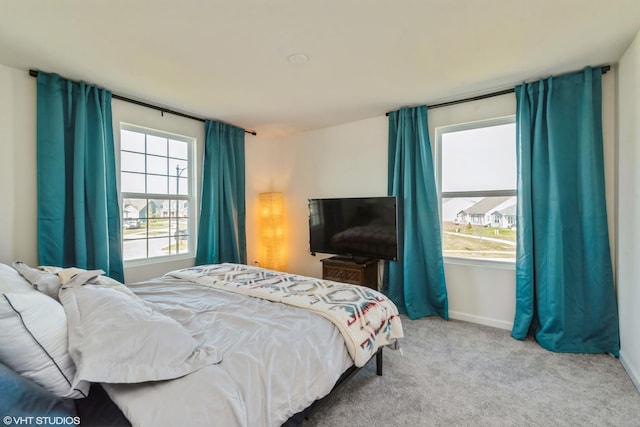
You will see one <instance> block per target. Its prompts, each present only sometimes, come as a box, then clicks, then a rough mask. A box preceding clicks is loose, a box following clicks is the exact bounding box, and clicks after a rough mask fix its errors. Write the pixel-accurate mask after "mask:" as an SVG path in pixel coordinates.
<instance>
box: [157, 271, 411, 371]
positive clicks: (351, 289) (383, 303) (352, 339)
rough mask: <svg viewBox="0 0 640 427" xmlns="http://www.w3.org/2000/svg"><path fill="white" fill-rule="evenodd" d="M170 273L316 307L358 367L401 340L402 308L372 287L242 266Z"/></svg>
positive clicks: (223, 287)
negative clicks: (336, 330) (332, 325)
mask: <svg viewBox="0 0 640 427" xmlns="http://www.w3.org/2000/svg"><path fill="white" fill-rule="evenodd" d="M166 276H171V277H176V278H179V279H185V280H189V281H191V282H194V283H198V284H201V285H205V286H211V287H214V288H217V289H223V290H226V291H230V292H235V293H240V294H244V295H249V296H252V297H256V298H262V299H266V300H269V301H274V302H281V303H284V304H289V305H293V306H296V307H300V308H304V309H307V310H310V311H313V312H315V313H317V314H319V315H321V316H323V317H325V318H326V319H328V320H330V321H331V322H333V323H334V324H335V325H336V326H337V327H338V329H339V330H340V333H341V334H342V336H343V338H344V341H345V343H346V345H347V349H348V350H349V354H350V355H351V357H352V358H353V361H354V363H355V365H356V366H358V367H361V366H364V364H365V363H366V362H367V361H368V360H369V359H370V358H371V357H372V356H373V355H374V354H375V353H376V351H378V348H380V347H381V346H384V345H389V344H396V340H397V339H398V338H402V336H403V332H402V324H401V323H400V317H399V316H398V309H397V308H396V306H395V305H394V304H393V302H391V301H390V300H389V299H388V298H387V297H385V296H384V295H382V294H381V293H379V292H377V291H374V290H372V289H369V288H366V287H363V286H356V285H348V284H345V283H339V282H332V281H329V280H321V279H315V278H311V277H305V276H298V275H294V274H288V273H281V272H277V271H272V270H266V269H263V268H258V267H252V266H247V265H240V264H213V265H205V266H198V267H193V268H187V269H183V270H176V271H172V272H170V273H167V274H166Z"/></svg>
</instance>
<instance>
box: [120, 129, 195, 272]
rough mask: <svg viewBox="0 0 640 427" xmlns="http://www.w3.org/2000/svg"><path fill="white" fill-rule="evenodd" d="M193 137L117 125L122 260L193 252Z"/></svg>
mask: <svg viewBox="0 0 640 427" xmlns="http://www.w3.org/2000/svg"><path fill="white" fill-rule="evenodd" d="M194 146H195V139H194V138H191V137H186V136H181V135H175V134H170V133H167V132H162V131H158V130H153V129H147V128H143V127H140V126H135V125H130V124H124V123H122V124H121V125H120V191H121V195H122V204H121V206H122V227H123V239H122V240H123V242H122V248H123V259H124V260H125V261H134V260H148V259H152V258H159V257H182V256H186V255H189V254H192V253H193V251H194V250H193V232H192V230H193V226H192V224H193V223H194V221H193V181H192V175H193V174H192V159H193V150H194Z"/></svg>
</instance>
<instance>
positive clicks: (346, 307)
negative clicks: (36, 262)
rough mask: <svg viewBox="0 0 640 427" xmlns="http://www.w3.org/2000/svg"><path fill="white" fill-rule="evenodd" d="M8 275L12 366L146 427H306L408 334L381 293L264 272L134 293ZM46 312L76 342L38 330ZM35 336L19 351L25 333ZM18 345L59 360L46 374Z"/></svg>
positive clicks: (6, 315)
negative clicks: (302, 425) (335, 392)
mask: <svg viewBox="0 0 640 427" xmlns="http://www.w3.org/2000/svg"><path fill="white" fill-rule="evenodd" d="M0 267H2V268H0V282H1V283H0V292H2V296H3V300H0V303H2V304H1V305H0V322H2V325H0V330H2V331H4V332H0V346H1V347H2V349H0V362H2V363H4V364H6V365H7V366H9V367H10V368H12V369H13V370H14V371H16V372H18V373H20V374H21V375H22V376H24V377H27V378H29V379H31V380H33V381H34V382H36V383H38V384H40V385H44V386H45V388H46V389H48V390H49V391H51V392H52V393H54V394H56V395H57V396H60V397H62V398H65V399H69V398H74V399H78V400H77V403H80V402H85V401H89V400H90V399H91V398H93V397H94V396H93V395H96V394H98V393H103V392H104V395H105V396H108V401H109V403H110V402H113V403H115V405H117V408H118V410H119V411H120V412H121V413H122V414H123V415H124V417H126V419H127V420H128V422H130V423H131V424H132V425H136V426H163V425H167V426H169V425H187V424H188V425H191V426H198V425H203V426H211V425H221V426H280V425H292V424H296V423H297V422H299V420H300V416H301V414H305V415H306V414H307V413H308V410H309V408H310V407H313V404H314V402H317V401H319V400H320V399H322V398H324V397H325V396H326V395H327V394H328V393H329V392H330V391H331V390H332V389H333V388H334V387H335V385H336V384H337V383H339V381H340V380H341V379H344V377H345V376H346V375H347V374H348V373H349V372H352V371H353V370H354V369H357V368H359V367H361V366H363V365H364V364H366V363H368V361H369V360H370V359H372V358H373V356H377V358H378V359H381V357H380V355H381V353H380V351H381V349H382V348H383V347H385V346H389V345H391V346H394V345H395V344H396V343H397V340H398V339H399V338H401V337H402V326H401V323H400V318H399V316H398V312H397V309H396V307H395V306H394V305H393V303H391V301H389V300H388V299H387V298H386V297H384V296H383V295H382V294H379V293H378V292H375V291H373V290H371V289H369V288H364V287H360V286H355V285H346V284H341V283H337V282H330V281H325V280H320V279H315V278H310V277H304V276H298V275H293V274H286V273H280V272H275V271H270V270H265V269H261V268H257V267H252V266H245V265H238V264H218V265H209V266H199V267H194V268H190V269H184V270H178V271H174V272H170V273H168V274H167V275H165V276H163V277H161V278H158V279H154V280H150V281H147V282H142V283H136V284H132V285H127V286H123V285H122V284H119V283H118V282H115V281H113V280H111V279H108V278H106V277H104V276H102V275H101V274H100V273H101V272H100V271H84V270H77V269H45V270H42V269H34V268H31V267H28V266H25V265H20V264H18V265H16V267H17V269H18V270H22V271H21V274H18V273H16V271H17V270H15V269H14V270H13V272H11V271H9V270H8V268H11V267H8V266H4V265H2V266H0ZM16 275H17V277H16ZM9 279H10V280H9ZM18 279H21V280H23V281H24V283H22V284H21V286H13V287H10V286H7V285H6V283H7V282H11V281H14V282H19V281H18ZM34 288H35V289H37V290H36V291H34ZM38 291H39V292H38ZM56 291H57V295H56ZM34 292H35V293H36V294H40V296H37V297H36V295H35V294H34ZM56 296H57V298H58V299H59V302H58V301H56V299H55V298H56ZM43 297H46V298H43ZM43 305H44V306H47V307H46V308H45V309H36V307H40V306H43ZM45 313H46V316H48V317H50V318H51V317H53V318H55V319H56V320H55V321H52V320H51V319H48V320H46V322H45V323H46V327H47V328H48V329H51V328H53V325H54V324H55V325H57V326H56V328H57V329H62V322H60V318H62V319H63V320H64V326H66V331H64V332H65V334H64V335H66V337H67V340H66V341H65V340H64V337H63V336H62V335H63V334H62V333H59V334H58V336H56V337H55V338H54V339H53V342H52V338H51V337H52V334H51V331H50V330H49V331H46V332H45V333H43V332H42V331H38V328H39V327H40V328H41V327H42V325H39V323H42V322H43V316H44V315H45ZM25 330H27V331H28V333H27V334H26V335H28V336H27V337H25V336H22V337H21V339H22V340H23V341H24V343H23V344H24V345H23V346H24V347H28V348H26V350H25V349H20V350H19V349H18V347H20V346H17V345H16V342H17V341H16V336H13V335H25V334H24V331H25ZM7 331H12V332H7ZM58 332H59V331H58ZM41 335H42V337H41ZM47 337H48V338H47ZM29 340H30V341H31V342H30V341H29ZM47 340H48V341H47ZM34 341H37V343H36V344H34ZM8 343H11V345H9V344H8ZM44 348H46V351H45V352H43V349H44ZM18 351H20V353H22V354H23V355H24V354H25V351H27V352H30V353H33V354H37V355H38V356H41V357H42V358H44V359H45V360H46V359H47V358H49V359H50V361H53V362H54V363H53V365H56V366H54V367H53V368H51V367H50V366H49V368H50V369H49V371H48V372H47V373H46V374H43V372H42V371H43V368H42V365H43V364H42V363H40V364H38V365H39V367H34V366H24V357H20V356H19V355H17V353H18ZM42 353H45V355H44V356H43V355H42ZM379 361H380V362H381V360H379ZM27 365H29V364H27ZM60 377H62V378H60ZM54 378H55V381H52V379H54ZM92 384H93V387H94V388H95V386H96V385H97V384H99V385H100V387H101V388H100V391H98V392H94V388H91V389H90V387H92ZM89 390H91V392H90V393H89ZM76 406H77V407H78V408H81V407H82V404H80V405H76ZM90 412H92V411H88V412H87V411H85V412H84V413H90ZM80 416H83V412H82V411H81V412H80ZM116 419H117V418H116ZM85 424H88V423H85Z"/></svg>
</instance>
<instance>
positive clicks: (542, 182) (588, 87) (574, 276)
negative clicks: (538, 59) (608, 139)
mask: <svg viewBox="0 0 640 427" xmlns="http://www.w3.org/2000/svg"><path fill="white" fill-rule="evenodd" d="M601 85H602V72H601V69H600V68H596V69H591V68H586V69H585V70H584V71H581V72H578V73H572V74H568V75H564V76H559V77H550V78H548V79H545V80H540V81H538V82H534V83H530V84H522V85H520V86H518V87H516V98H517V112H516V115H517V117H516V128H517V157H518V245H517V254H516V258H517V259H516V314H515V320H514V325H513V330H512V333H511V335H512V336H513V337H514V338H517V339H524V338H526V336H527V335H529V334H531V335H533V336H535V338H536V340H537V341H538V342H539V343H540V345H542V346H543V347H545V348H547V349H549V350H552V351H557V352H571V353H611V354H614V355H618V352H619V338H618V314H617V307H616V300H615V291H614V282H613V273H612V267H611V256H610V252H609V236H608V229H607V212H606V206H605V187H604V162H603V147H602V118H601V108H602V107H601V105H602V88H601Z"/></svg>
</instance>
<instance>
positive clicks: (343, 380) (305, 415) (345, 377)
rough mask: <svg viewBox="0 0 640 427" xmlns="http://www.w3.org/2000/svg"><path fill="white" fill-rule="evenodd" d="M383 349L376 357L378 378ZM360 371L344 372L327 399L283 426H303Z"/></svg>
mask: <svg viewBox="0 0 640 427" xmlns="http://www.w3.org/2000/svg"><path fill="white" fill-rule="evenodd" d="M382 348H383V347H380V348H379V349H378V351H377V352H376V355H375V357H376V375H378V376H382ZM371 360H373V357H371V359H369V362H367V364H369V363H371ZM360 369H362V368H356V366H355V365H353V366H351V367H350V368H349V369H347V370H346V371H344V373H343V374H342V375H341V376H340V378H338V381H337V382H336V384H335V385H334V386H333V388H332V389H331V391H330V392H329V394H327V395H326V396H325V397H322V398H320V399H318V400H316V401H315V402H313V403H312V404H311V405H310V406H309V407H308V408H306V409H304V410H302V411H300V412H298V413H297V414H294V415H292V416H291V418H289V419H288V420H287V421H286V422H285V423H284V424H282V427H298V426H300V425H301V424H302V422H303V421H304V420H308V419H309V418H310V417H311V415H312V414H313V413H314V412H315V411H316V410H317V409H318V408H320V407H321V406H322V405H324V404H326V402H327V400H328V399H329V397H330V396H332V395H334V394H336V393H337V392H338V391H339V390H340V389H341V388H342V387H343V386H344V384H346V383H347V381H349V380H350V379H351V378H352V377H353V376H354V375H355V374H357V373H358V371H360Z"/></svg>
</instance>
